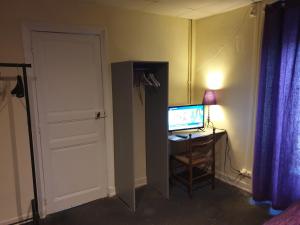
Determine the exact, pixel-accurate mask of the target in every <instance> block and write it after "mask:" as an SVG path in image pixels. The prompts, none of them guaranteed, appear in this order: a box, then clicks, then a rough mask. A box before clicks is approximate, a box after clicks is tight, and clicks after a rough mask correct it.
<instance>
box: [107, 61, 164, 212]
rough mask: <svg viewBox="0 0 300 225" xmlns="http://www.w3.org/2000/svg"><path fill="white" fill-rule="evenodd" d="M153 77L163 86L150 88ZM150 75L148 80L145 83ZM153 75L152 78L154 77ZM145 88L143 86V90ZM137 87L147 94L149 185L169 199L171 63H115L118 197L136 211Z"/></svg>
mask: <svg viewBox="0 0 300 225" xmlns="http://www.w3.org/2000/svg"><path fill="white" fill-rule="evenodd" d="M149 74H150V75H151V74H152V75H151V76H152V77H153V76H154V79H155V80H157V81H158V83H159V87H154V85H149V83H147V81H146V80H147V76H148V78H149ZM145 75H146V80H145ZM151 76H150V78H151ZM150 83H151V82H150ZM141 85H142V87H141ZM135 88H139V91H143V93H142V94H141V93H140V94H141V96H143V98H141V102H142V103H143V105H144V110H143V111H142V113H144V115H143V116H144V118H145V121H144V129H145V130H144V133H145V149H146V162H145V163H146V175H147V184H148V185H149V186H151V187H152V188H154V189H156V190H157V191H158V192H159V193H160V194H161V195H162V196H163V197H165V198H168V197H169V153H168V63H167V62H141V61H127V62H120V63H113V64H112V90H113V117H114V149H115V152H114V157H115V185H116V193H117V195H118V197H119V198H120V199H121V200H122V201H123V202H124V203H126V204H127V205H128V206H129V208H130V209H132V210H133V211H134V210H135V207H136V206H135V164H136V162H135V161H136V160H139V159H138V158H137V157H136V155H135V149H134V148H136V146H137V145H136V142H137V141H138V140H137V138H138V137H137V135H136V134H137V132H139V131H137V130H135V129H136V127H137V126H135V123H136V118H137V117H138V116H139V115H137V113H141V112H138V111H136V110H135V109H136V107H135V104H136V101H135V100H134V99H136V96H135V95H136V94H137V93H136V92H135V91H134V89H135Z"/></svg>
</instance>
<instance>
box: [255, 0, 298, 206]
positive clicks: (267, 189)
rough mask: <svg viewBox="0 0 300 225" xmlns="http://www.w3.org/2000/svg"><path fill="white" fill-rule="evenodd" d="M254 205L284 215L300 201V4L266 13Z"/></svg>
mask: <svg viewBox="0 0 300 225" xmlns="http://www.w3.org/2000/svg"><path fill="white" fill-rule="evenodd" d="M253 199H254V200H256V201H271V202H272V207H273V208H275V209H284V208H286V207H288V206H289V205H290V204H291V203H292V202H294V201H296V200H299V199H300V1H298V0H287V1H285V3H282V2H277V3H275V4H272V5H268V6H267V7H266V17H265V26H264V37H263V46H262V62H261V71H260V81H259V98H258V111H257V125H256V141H255V154H254V168H253Z"/></svg>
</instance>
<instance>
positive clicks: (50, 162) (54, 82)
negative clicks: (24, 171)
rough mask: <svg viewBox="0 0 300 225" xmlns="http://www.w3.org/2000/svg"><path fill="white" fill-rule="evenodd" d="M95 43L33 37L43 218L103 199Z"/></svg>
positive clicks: (88, 38) (75, 37)
mask: <svg viewBox="0 0 300 225" xmlns="http://www.w3.org/2000/svg"><path fill="white" fill-rule="evenodd" d="M100 41H101V40H100V37H99V36H96V35H80V34H65V33H49V32H33V33H32V46H33V60H34V74H35V76H36V77H37V81H36V82H37V83H36V84H37V105H38V111H39V115H38V116H39V127H40V138H41V146H42V152H43V162H42V163H43V171H44V180H45V193H46V209H47V214H50V213H53V212H57V211H60V210H63V209H67V208H71V207H74V206H77V205H80V204H83V203H87V202H90V201H92V200H95V199H99V198H102V197H105V196H107V172H106V168H107V167H106V147H105V127H104V118H102V117H103V115H104V109H103V87H102V71H101V48H100Z"/></svg>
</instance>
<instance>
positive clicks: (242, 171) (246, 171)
mask: <svg viewBox="0 0 300 225" xmlns="http://www.w3.org/2000/svg"><path fill="white" fill-rule="evenodd" d="M240 174H241V175H242V176H244V177H248V178H251V177H252V173H251V171H249V170H247V169H245V168H244V169H241V170H240Z"/></svg>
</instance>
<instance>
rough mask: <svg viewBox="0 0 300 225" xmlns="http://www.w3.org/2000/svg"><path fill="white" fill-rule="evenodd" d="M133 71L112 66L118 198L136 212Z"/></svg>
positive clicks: (124, 66) (121, 65)
mask: <svg viewBox="0 0 300 225" xmlns="http://www.w3.org/2000/svg"><path fill="white" fill-rule="evenodd" d="M132 70H133V67H132V63H128V62H127V63H114V64H112V88H113V109H114V113H113V114H114V148H115V153H114V156H115V185H116V194H117V196H118V197H119V198H120V199H121V200H122V201H123V202H124V203H125V204H126V205H128V207H129V208H130V209H131V210H132V211H135V186H134V152H133V118H132V115H133V105H132V104H133V102H132V90H133V76H132ZM124 131H126V132H124Z"/></svg>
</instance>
